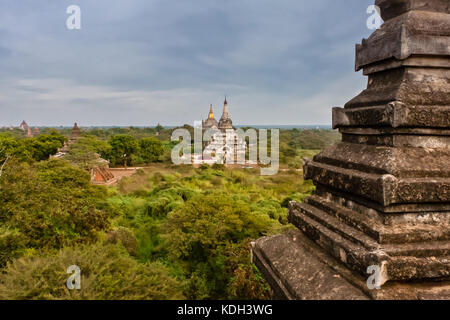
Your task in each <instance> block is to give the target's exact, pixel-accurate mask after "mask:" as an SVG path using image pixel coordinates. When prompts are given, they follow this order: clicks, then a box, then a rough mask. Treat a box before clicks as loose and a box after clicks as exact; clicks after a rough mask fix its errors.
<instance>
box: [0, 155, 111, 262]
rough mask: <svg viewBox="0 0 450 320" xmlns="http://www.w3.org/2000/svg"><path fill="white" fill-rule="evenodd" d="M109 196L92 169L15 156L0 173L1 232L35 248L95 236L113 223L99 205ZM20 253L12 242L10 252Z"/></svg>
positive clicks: (10, 239) (5, 239)
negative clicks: (93, 177)
mask: <svg viewBox="0 0 450 320" xmlns="http://www.w3.org/2000/svg"><path fill="white" fill-rule="evenodd" d="M105 198H106V189H105V188H103V187H99V186H92V185H91V183H90V175H89V174H88V173H87V172H86V171H85V170H81V169H79V168H77V167H74V166H72V165H70V163H69V162H67V161H63V160H56V159H55V160H50V161H42V162H39V163H36V164H34V165H32V166H30V165H28V164H25V163H21V162H18V161H17V160H15V159H13V160H12V161H10V162H8V165H7V166H6V167H5V168H4V171H3V175H2V176H1V179H0V226H1V227H2V228H3V231H1V230H0V238H2V237H3V243H12V244H14V243H15V241H13V240H14V239H16V240H17V239H20V240H21V243H22V244H23V245H24V246H25V247H26V248H35V249H41V248H62V247H63V246H67V245H71V244H74V243H86V242H92V241H95V240H96V239H97V234H98V232H99V231H102V230H106V229H108V227H109V218H108V215H107V214H106V213H105V212H103V211H101V210H99V209H98V208H99V206H100V203H101V202H102V201H104V199H105ZM1 242H2V240H0V243H1ZM0 246H2V245H0ZM3 246H6V245H5V244H4V245H3ZM16 253H17V252H14V246H12V251H11V252H9V254H8V255H9V256H11V257H13V256H15V255H16ZM4 262H5V261H3V263H4ZM0 263H2V261H0Z"/></svg>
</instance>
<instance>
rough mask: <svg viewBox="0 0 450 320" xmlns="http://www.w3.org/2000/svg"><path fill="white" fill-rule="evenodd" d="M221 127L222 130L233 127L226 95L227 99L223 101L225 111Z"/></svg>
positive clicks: (221, 119) (220, 122)
mask: <svg viewBox="0 0 450 320" xmlns="http://www.w3.org/2000/svg"><path fill="white" fill-rule="evenodd" d="M219 129H220V130H222V131H225V130H228V129H233V121H231V118H230V115H229V113H228V102H227V98H226V97H225V101H224V102H223V113H222V117H221V118H220V121H219Z"/></svg>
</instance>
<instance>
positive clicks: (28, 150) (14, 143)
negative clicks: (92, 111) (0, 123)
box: [0, 131, 66, 163]
mask: <svg viewBox="0 0 450 320" xmlns="http://www.w3.org/2000/svg"><path fill="white" fill-rule="evenodd" d="M65 141H66V138H65V137H64V136H63V135H61V134H59V133H57V132H56V131H52V132H50V133H49V134H44V135H40V136H39V137H37V138H15V137H14V136H13V135H11V134H8V133H6V134H0V163H1V162H2V161H4V159H5V158H6V157H7V156H8V155H9V156H13V157H15V158H17V159H19V160H21V161H25V162H29V163H31V162H33V161H41V160H47V159H48V158H49V156H51V155H54V154H56V152H57V151H58V148H61V147H62V146H63V145H64V142H65Z"/></svg>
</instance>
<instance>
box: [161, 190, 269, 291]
mask: <svg viewBox="0 0 450 320" xmlns="http://www.w3.org/2000/svg"><path fill="white" fill-rule="evenodd" d="M274 224H277V222H276V221H274V220H272V219H270V217H268V216H267V215H265V214H262V213H253V212H252V211H251V210H250V208H249V206H248V205H247V204H246V203H245V202H244V201H242V200H239V199H237V198H235V197H232V196H230V195H227V194H224V193H213V194H210V195H202V196H196V197H194V198H193V199H191V200H189V201H187V202H186V203H185V204H184V205H182V206H179V207H178V208H177V209H175V210H174V211H172V212H171V213H169V215H168V219H167V221H166V223H165V225H164V230H165V233H164V235H163V238H164V239H165V240H166V245H167V247H168V252H169V256H170V258H171V259H172V260H173V261H183V267H184V270H185V273H186V278H188V279H190V280H189V281H188V285H187V288H186V294H187V297H188V298H190V299H203V298H213V299H214V298H219V297H226V296H228V297H230V298H235V299H236V298H237V299H252V298H253V299H257V298H263V297H267V293H268V291H267V290H265V289H261V285H263V284H262V281H261V280H260V279H258V277H257V276H256V275H255V273H254V272H253V269H252V268H251V265H250V257H249V252H250V251H249V250H248V249H249V248H248V244H249V242H250V239H256V238H258V237H260V236H262V235H264V234H266V233H267V232H268V230H269V229H270V228H271V227H272V226H273V225H274ZM232 259H234V263H233V264H231V263H230V262H231V260H232ZM245 265H247V266H246V267H244V266H245ZM238 273H240V276H239V281H238V282H235V279H236V275H237V274H238ZM241 273H244V274H241ZM239 282H240V283H239ZM245 287H258V288H260V289H258V290H254V291H253V292H250V290H246V289H245ZM231 288H232V289H231ZM230 290H231V291H230ZM233 292H234V294H233ZM239 292H241V293H242V292H245V293H246V294H248V295H247V296H241V295H240V294H239Z"/></svg>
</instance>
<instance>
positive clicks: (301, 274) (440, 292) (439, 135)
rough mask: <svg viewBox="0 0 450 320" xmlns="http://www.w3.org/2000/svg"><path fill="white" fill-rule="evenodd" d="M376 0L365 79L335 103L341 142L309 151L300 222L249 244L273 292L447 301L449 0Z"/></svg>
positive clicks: (360, 61) (361, 51)
mask: <svg viewBox="0 0 450 320" xmlns="http://www.w3.org/2000/svg"><path fill="white" fill-rule="evenodd" d="M375 4H376V5H378V6H379V7H380V9H381V16H382V18H383V19H384V21H385V22H384V24H383V25H382V26H381V28H380V29H378V30H376V31H375V32H374V33H373V34H372V35H371V36H370V37H369V38H368V39H367V40H363V41H362V44H361V45H357V47H356V70H363V74H364V75H365V76H368V86H367V89H366V90H364V91H363V92H362V93H361V94H359V95H358V96H357V97H355V98H353V99H352V100H351V101H350V102H348V103H347V104H346V105H345V107H344V108H334V109H333V126H334V128H338V129H339V130H340V132H341V133H342V142H341V143H339V144H337V145H335V146H333V147H330V148H328V149H326V150H324V151H323V152H321V153H320V154H318V155H317V156H315V157H314V160H312V161H311V160H305V163H304V176H305V179H312V180H313V182H314V184H315V186H316V192H315V194H314V195H313V196H311V197H309V198H307V199H306V200H305V202H304V203H297V202H291V203H290V207H289V221H290V222H291V223H292V224H294V225H295V226H296V227H297V228H298V230H296V231H292V232H289V233H287V234H284V235H279V236H275V237H267V238H262V239H259V240H257V241H256V242H255V243H254V244H253V248H252V252H253V261H254V262H255V264H256V265H257V266H258V268H259V269H260V270H261V272H262V273H263V275H264V277H265V278H266V279H267V280H268V282H269V283H270V285H271V287H272V289H273V292H274V297H275V298H285V299H286V298H287V299H450V1H449V0H377V1H376V2H375ZM374 270H377V272H376V274H372V271H374ZM374 272H375V271H374ZM372 276H375V278H374V279H375V282H371V281H372V280H371V277H372ZM373 283H376V284H377V285H376V286H375V287H379V289H377V288H374V287H373V286H371V284H373Z"/></svg>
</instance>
